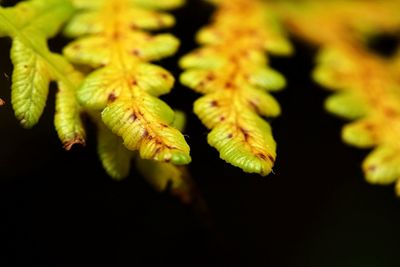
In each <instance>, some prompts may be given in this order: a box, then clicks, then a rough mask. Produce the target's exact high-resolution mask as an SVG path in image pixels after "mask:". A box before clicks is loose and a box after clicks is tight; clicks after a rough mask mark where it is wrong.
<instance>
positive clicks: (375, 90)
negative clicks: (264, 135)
mask: <svg viewBox="0 0 400 267" xmlns="http://www.w3.org/2000/svg"><path fill="white" fill-rule="evenodd" d="M280 8H282V6H281V7H280ZM399 8H400V1H353V2H349V1H331V2H329V3H321V2H319V1H306V2H305V4H304V5H303V6H302V8H299V7H298V6H296V8H294V4H293V6H290V5H286V6H284V8H283V9H281V11H283V12H282V14H283V16H284V17H285V20H286V22H287V24H288V25H289V28H290V29H291V30H292V31H293V32H294V33H295V34H298V35H299V36H300V37H303V38H305V39H308V40H310V41H312V42H314V43H316V44H318V45H320V46H321V47H322V48H321V51H320V52H319V55H318V58H317V67H316V69H315V71H314V73H313V76H314V79H315V80H316V81H317V82H319V83H320V84H322V85H324V86H326V87H328V88H331V89H333V90H335V91H336V93H335V94H334V95H333V96H331V97H329V98H328V99H327V101H326V105H325V106H326V108H327V110H329V111H330V112H332V113H335V114H337V115H339V116H341V117H344V118H347V119H355V120H356V121H355V122H353V123H351V124H348V125H346V126H345V127H344V129H343V132H342V137H343V139H344V141H345V142H347V143H349V144H352V145H355V146H357V147H361V148H372V147H376V148H375V149H374V150H373V152H372V153H371V154H370V155H369V156H368V157H367V158H366V160H365V161H364V163H363V170H364V173H365V176H366V179H367V180H368V181H369V182H370V183H374V184H389V183H393V182H396V181H397V183H398V185H397V187H396V188H397V190H398V193H399V195H400V139H399V137H400V79H399V76H398V74H399V72H398V69H397V67H398V65H397V64H396V63H397V61H396V59H385V58H382V57H380V56H378V55H375V54H374V53H373V52H371V51H369V50H368V49H367V48H366V47H365V45H364V41H363V40H364V39H366V37H368V35H370V34H376V33H382V32H391V31H392V32H393V31H396V29H397V30H398V29H399V28H400V17H399V16H398V14H397V12H398V10H399ZM317 33H318V34H317Z"/></svg>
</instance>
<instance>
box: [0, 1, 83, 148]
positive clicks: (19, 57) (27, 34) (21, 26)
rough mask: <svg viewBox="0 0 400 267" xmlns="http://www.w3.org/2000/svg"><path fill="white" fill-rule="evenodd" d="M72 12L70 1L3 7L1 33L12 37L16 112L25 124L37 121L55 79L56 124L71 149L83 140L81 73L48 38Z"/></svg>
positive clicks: (30, 124) (28, 124)
mask: <svg viewBox="0 0 400 267" xmlns="http://www.w3.org/2000/svg"><path fill="white" fill-rule="evenodd" d="M72 12H73V7H72V5H71V4H70V2H69V1H67V0H46V1H44V0H31V1H26V2H22V3H20V4H18V5H17V6H15V7H11V8H2V7H0V36H10V37H11V38H12V39H13V43H12V49H11V59H12V63H13V64H14V71H13V75H12V104H13V107H14V110H15V115H16V117H17V118H18V119H19V120H20V122H21V124H22V125H23V126H24V127H27V128H30V127H32V126H33V125H35V124H36V123H37V122H38V120H39V118H40V116H41V115H42V112H43V109H44V107H45V104H46V99H47V95H48V91H49V83H50V81H56V82H57V83H58V87H59V89H58V93H57V98H56V115H55V126H56V129H57V132H58V135H59V137H60V139H61V141H62V142H63V143H64V145H65V147H66V148H67V149H69V148H70V147H71V146H72V145H73V144H76V143H84V135H85V134H84V129H83V126H82V124H81V120H80V107H79V105H78V103H77V101H76V99H75V90H76V88H77V86H78V85H79V83H80V81H81V79H82V78H81V76H80V74H79V73H78V72H77V71H75V70H74V68H73V67H72V66H71V65H70V64H69V63H68V62H67V61H66V60H65V59H64V58H63V57H61V56H60V55H57V54H54V53H52V52H50V51H49V49H48V47H47V41H46V39H47V38H50V37H52V36H54V35H55V34H56V33H57V32H58V31H59V29H60V27H61V25H62V24H63V23H64V22H65V21H66V20H67V19H68V18H69V17H70V16H71V15H72Z"/></svg>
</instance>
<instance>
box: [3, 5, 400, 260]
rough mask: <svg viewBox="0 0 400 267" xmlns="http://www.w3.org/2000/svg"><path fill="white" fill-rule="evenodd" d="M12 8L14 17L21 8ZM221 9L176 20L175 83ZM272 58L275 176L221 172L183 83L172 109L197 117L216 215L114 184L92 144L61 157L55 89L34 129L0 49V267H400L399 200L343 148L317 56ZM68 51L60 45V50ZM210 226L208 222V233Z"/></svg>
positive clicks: (137, 185) (208, 196)
mask: <svg viewBox="0 0 400 267" xmlns="http://www.w3.org/2000/svg"><path fill="white" fill-rule="evenodd" d="M10 3H11V1H8V2H4V1H3V4H10ZM211 11H212V8H211V7H210V6H208V5H206V4H204V3H202V2H201V1H196V0H193V1H190V2H189V4H188V5H187V6H186V7H185V8H182V9H180V10H178V11H176V12H175V14H176V16H177V19H178V23H177V27H176V28H175V29H174V33H175V34H176V35H177V36H178V37H179V38H180V39H181V40H182V47H181V50H180V52H179V54H178V55H177V56H176V57H174V58H171V59H167V60H165V61H163V62H162V64H163V65H164V66H166V67H167V68H168V69H170V70H172V72H173V73H174V75H175V76H176V77H177V76H178V75H179V73H180V70H179V69H178V68H177V66H176V61H177V58H179V56H180V55H182V54H184V53H186V52H188V51H190V50H191V49H193V48H195V47H196V45H195V43H194V42H193V34H194V32H195V31H196V30H198V29H199V27H200V26H201V25H204V24H205V23H206V22H207V20H208V18H209V15H210V14H211ZM294 42H295V45H296V50H297V53H296V55H295V56H293V57H291V58H273V59H272V62H271V65H272V66H273V67H274V68H276V69H278V70H279V71H281V72H282V73H283V74H284V75H285V76H286V78H287V80H288V87H287V88H286V90H285V91H284V92H282V93H279V94H276V97H277V98H278V100H279V102H280V103H281V105H282V109H283V114H282V116H281V117H280V118H278V119H275V120H273V121H272V125H273V129H274V135H275V138H276V140H277V142H278V145H279V146H278V161H277V164H276V167H275V168H274V171H275V174H273V175H269V176H268V177H265V178H262V177H259V176H257V175H248V174H244V173H243V172H241V171H240V170H239V169H237V168H234V167H231V166H230V165H228V164H225V163H224V162H223V161H222V160H219V159H218V153H217V152H216V151H215V150H214V149H213V148H211V147H209V146H208V145H207V142H206V136H207V130H206V129H205V128H204V127H203V126H202V125H201V123H200V122H199V120H198V119H197V118H196V117H195V116H194V115H193V114H192V112H191V109H192V103H193V101H194V100H195V99H196V98H197V97H198V95H196V94H195V93H193V92H191V91H190V90H188V89H186V88H183V87H182V86H180V85H179V84H177V86H176V89H175V90H174V92H173V93H172V94H170V95H168V96H167V97H164V99H165V100H166V101H167V102H168V103H169V104H171V105H172V106H173V107H174V108H180V109H183V110H185V111H186V112H188V115H189V116H188V118H189V120H188V126H187V130H186V134H187V135H189V138H188V142H189V144H190V146H191V148H192V152H191V153H192V157H193V163H192V164H191V165H190V170H191V173H192V176H193V178H194V180H195V181H196V183H197V185H198V187H199V190H200V191H201V192H202V195H203V197H204V199H205V201H206V203H207V205H208V209H209V212H208V216H205V215H201V216H199V215H198V213H196V212H195V211H194V210H193V209H192V208H191V207H185V206H183V205H181V204H180V203H179V201H178V200H176V199H174V198H172V197H169V196H168V195H166V194H158V193H156V192H154V191H153V190H152V188H151V187H150V186H148V185H147V184H146V182H144V181H143V179H142V178H141V177H140V176H139V175H138V174H137V173H135V172H133V173H132V174H131V175H130V177H129V178H128V179H127V180H125V181H123V182H115V181H113V180H111V179H110V178H109V177H108V176H107V175H106V174H105V173H104V171H103V170H102V167H101V164H100V162H99V161H98V159H97V155H96V149H95V145H96V144H95V138H94V135H93V133H92V134H89V138H90V139H89V141H88V145H87V146H86V147H85V148H82V147H75V148H74V149H73V151H71V152H66V151H64V150H63V148H62V146H61V144H60V142H59V140H58V138H57V136H56V133H55V130H54V127H53V113H54V90H52V93H51V94H50V97H49V102H48V105H47V107H46V110H45V113H44V115H43V117H42V119H41V120H40V122H39V124H38V125H37V126H36V127H34V128H33V129H32V130H24V129H22V127H20V126H19V124H18V122H17V121H16V119H15V117H14V115H13V112H12V110H11V103H10V90H9V87H10V79H9V76H10V75H11V69H12V68H11V63H10V60H9V52H8V51H9V49H10V41H9V40H8V39H7V38H2V39H0V58H1V60H0V74H1V77H0V96H1V97H2V98H3V99H5V100H6V102H7V105H6V106H4V107H1V108H0V178H1V179H0V266H2V267H3V266H4V267H8V266H78V265H83V264H86V266H97V265H99V264H102V265H107V266H113V267H117V266H168V265H176V266H277V267H280V266H294V267H298V266H315V267H329V266H337V267H339V266H340V267H347V266H348V267H358V266H360V267H368V266H371V267H372V266H373V267H389V266H400V254H399V252H400V202H399V200H398V199H396V198H395V195H394V192H393V188H392V187H378V186H371V185H368V184H367V183H366V182H365V181H364V179H363V175H362V173H361V170H360V163H361V161H362V159H363V158H364V157H365V155H366V154H367V152H368V151H360V150H356V149H354V148H350V147H347V146H346V145H344V144H343V143H342V142H341V140H340V129H341V127H342V125H343V123H344V122H343V121H341V120H339V119H337V118H335V117H333V116H331V115H329V114H327V113H326V112H324V111H323V101H324V99H325V98H326V96H327V95H328V93H327V92H326V91H324V90H322V89H321V88H319V87H318V86H317V85H315V84H314V83H313V82H312V81H311V80H310V78H309V77H310V71H311V70H312V68H313V56H314V54H315V53H314V52H315V51H314V50H313V49H311V48H310V47H308V46H306V45H304V44H302V43H299V42H298V41H296V40H294ZM64 43H65V40H63V39H62V38H56V39H54V40H51V42H50V44H51V47H52V48H53V50H55V51H59V49H60V47H61V46H62V45H63V44H64ZM210 222H211V223H210Z"/></svg>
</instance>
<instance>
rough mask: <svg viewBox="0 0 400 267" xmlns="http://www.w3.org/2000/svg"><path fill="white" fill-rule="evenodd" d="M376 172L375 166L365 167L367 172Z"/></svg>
mask: <svg viewBox="0 0 400 267" xmlns="http://www.w3.org/2000/svg"><path fill="white" fill-rule="evenodd" d="M375 170H376V166H375V165H370V166H368V167H367V172H374V171H375Z"/></svg>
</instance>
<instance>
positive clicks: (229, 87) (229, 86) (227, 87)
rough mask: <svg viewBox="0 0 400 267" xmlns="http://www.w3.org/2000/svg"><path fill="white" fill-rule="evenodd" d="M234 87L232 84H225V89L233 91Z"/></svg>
mask: <svg viewBox="0 0 400 267" xmlns="http://www.w3.org/2000/svg"><path fill="white" fill-rule="evenodd" d="M233 87H234V85H233V83H232V82H227V83H225V89H233Z"/></svg>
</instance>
